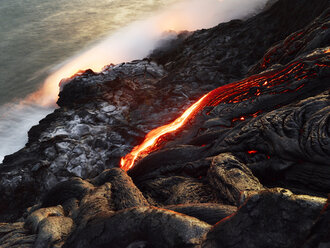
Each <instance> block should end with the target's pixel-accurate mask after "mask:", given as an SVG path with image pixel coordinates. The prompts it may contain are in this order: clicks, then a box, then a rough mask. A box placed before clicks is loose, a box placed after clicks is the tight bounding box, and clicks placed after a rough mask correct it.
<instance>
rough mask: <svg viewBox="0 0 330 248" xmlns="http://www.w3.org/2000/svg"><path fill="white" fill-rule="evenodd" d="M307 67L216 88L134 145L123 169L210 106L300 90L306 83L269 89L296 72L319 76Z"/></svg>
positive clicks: (298, 75) (293, 67)
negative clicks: (286, 87) (285, 87)
mask: <svg viewBox="0 0 330 248" xmlns="http://www.w3.org/2000/svg"><path fill="white" fill-rule="evenodd" d="M316 65H317V64H316ZM305 66H306V64H304V63H301V62H294V63H292V64H290V65H288V66H287V67H286V68H284V69H280V70H277V71H272V72H266V73H264V74H260V75H256V76H251V77H249V78H247V79H245V80H242V81H238V82H234V83H230V84H227V85H224V86H221V87H219V88H217V89H215V90H212V91H211V92H209V93H207V94H206V95H204V96H203V97H202V98H200V99H199V100H198V101H197V102H196V103H194V104H193V105H192V106H191V107H190V108H188V109H187V110H186V111H185V112H184V113H183V114H182V115H181V116H180V117H179V118H177V119H176V120H174V121H173V122H172V123H170V124H167V125H165V126H161V127H158V128H156V129H154V130H152V131H151V132H149V133H148V134H147V136H146V138H145V139H144V141H143V142H142V144H141V145H138V146H136V147H134V148H133V150H132V151H131V152H130V153H129V154H127V155H126V156H125V157H123V158H122V159H121V161H120V165H121V168H122V169H124V170H126V171H127V170H129V169H131V168H132V167H133V166H134V164H135V163H136V162H137V161H138V160H140V159H141V158H143V157H145V156H146V155H148V154H149V153H151V152H153V151H155V150H157V149H158V148H159V140H160V138H161V137H163V136H165V135H167V134H169V133H172V132H174V131H176V130H178V129H180V128H181V127H183V126H184V125H185V124H186V123H187V122H188V121H189V120H191V119H192V118H194V116H195V115H196V114H197V113H198V112H199V111H200V110H202V109H204V108H205V107H206V106H217V105H219V104H220V103H223V102H226V103H229V104H230V103H238V102H242V101H246V100H248V99H251V100H252V101H253V99H254V98H255V97H258V96H260V95H261V94H280V93H288V92H293V91H298V90H300V89H301V88H302V87H303V86H304V84H303V83H302V84H301V85H300V86H296V88H295V89H292V88H291V89H290V87H288V89H284V90H283V91H280V92H276V93H274V92H272V91H271V90H269V89H270V88H272V87H273V86H276V85H280V84H290V82H292V81H291V80H290V78H292V75H294V78H295V81H296V82H297V81H300V80H303V79H305V78H312V77H315V76H316V73H315V72H314V71H313V70H310V71H308V70H306V68H305ZM318 66H319V65H318ZM252 88H254V89H256V88H257V90H254V91H251V89H252ZM261 112H262V111H261V110H259V111H258V112H256V113H251V114H249V116H250V117H256V116H258V114H259V113H261ZM234 119H237V118H234ZM238 119H239V120H241V121H244V120H245V117H244V116H243V117H242V116H241V117H238ZM248 153H249V154H254V153H256V152H255V151H248Z"/></svg>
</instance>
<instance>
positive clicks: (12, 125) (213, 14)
mask: <svg viewBox="0 0 330 248" xmlns="http://www.w3.org/2000/svg"><path fill="white" fill-rule="evenodd" d="M266 2H267V0H184V1H180V2H179V3H177V4H175V5H172V6H170V7H168V9H166V10H165V11H162V12H158V13H156V14H155V15H154V16H153V17H150V18H148V19H146V20H143V21H138V22H134V23H132V24H130V25H128V26H126V27H124V28H121V29H120V30H119V31H118V32H116V33H114V34H112V35H110V36H109V37H108V38H106V39H104V40H103V41H102V42H100V43H98V44H96V45H94V46H93V47H91V48H90V49H88V50H85V51H84V52H82V53H80V54H79V55H77V56H75V57H73V58H71V59H69V60H68V61H66V62H64V63H62V64H61V65H59V66H57V67H56V69H55V70H54V71H53V72H52V73H51V74H50V76H49V77H48V78H47V79H46V80H45V83H44V85H43V87H42V88H41V89H40V90H39V91H37V92H35V93H33V94H32V95H30V96H28V97H27V98H26V99H25V100H23V101H21V102H20V103H17V104H10V105H5V106H3V107H2V108H0V144H1V146H0V162H1V161H2V159H3V157H4V156H5V155H6V154H10V153H12V152H15V151H17V150H18V149H19V148H22V147H23V146H24V144H25V143H26V142H27V131H28V130H29V129H30V128H31V126H32V125H35V124H37V123H38V121H39V120H40V119H41V118H43V117H44V116H45V115H46V114H47V113H49V112H51V111H52V110H53V109H54V108H55V102H56V100H57V96H58V90H59V88H58V83H59V81H60V80H61V79H62V78H67V77H70V76H72V75H73V74H75V73H76V72H77V71H79V70H85V69H88V68H91V69H92V70H94V71H96V72H98V71H101V69H102V68H103V67H104V66H105V65H107V64H110V63H120V62H123V61H130V60H133V59H141V58H143V57H145V56H147V55H148V54H149V53H150V51H152V50H153V49H154V48H155V47H156V46H157V44H158V42H159V40H160V39H162V38H163V35H164V32H166V31H168V30H173V31H182V30H188V31H193V30H196V29H201V28H210V27H212V26H215V25H216V24H218V23H220V22H226V21H229V20H232V19H237V18H245V17H247V16H249V15H252V14H254V13H256V12H257V11H259V10H260V9H262V8H263V7H264V6H265V4H266Z"/></svg>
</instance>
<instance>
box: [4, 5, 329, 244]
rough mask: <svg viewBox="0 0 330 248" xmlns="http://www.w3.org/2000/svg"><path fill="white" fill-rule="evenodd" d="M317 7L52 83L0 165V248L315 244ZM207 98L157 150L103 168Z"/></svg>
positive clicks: (321, 234)
mask: <svg viewBox="0 0 330 248" xmlns="http://www.w3.org/2000/svg"><path fill="white" fill-rule="evenodd" d="M329 7H330V3H329V1H325V0H319V1H317V3H315V1H307V0H279V1H277V2H276V3H275V4H274V5H272V6H271V7H269V8H268V9H266V10H265V11H264V12H262V13H260V14H258V15H256V16H254V17H252V18H250V19H248V20H245V21H239V20H234V21H231V22H229V23H224V24H220V25H218V26H216V27H214V28H211V29H208V30H199V31H196V32H193V33H182V34H180V35H179V38H178V39H177V40H172V41H171V43H169V44H167V45H165V46H164V47H161V48H159V49H157V50H155V51H154V52H153V53H152V54H151V55H150V56H149V58H147V59H144V60H136V61H132V62H129V63H123V64H119V65H109V66H107V67H105V69H104V70H103V71H102V72H100V73H94V72H93V71H91V70H87V71H85V72H80V73H79V74H77V75H75V76H73V77H72V78H70V79H66V80H63V81H62V82H61V92H60V98H59V100H58V105H59V108H58V109H56V110H55V111H54V112H53V113H52V114H50V115H48V116H47V117H46V118H44V119H43V120H41V121H40V123H39V125H37V126H34V127H33V128H31V130H30V131H29V141H28V143H27V145H26V146H25V147H24V148H23V149H21V150H20V151H18V152H16V153H14V154H12V155H9V156H6V157H5V160H4V163H3V164H2V166H1V167H0V190H1V192H2V194H1V195H0V220H1V221H3V222H8V221H11V222H13V223H3V224H0V246H1V247H127V248H128V247H130V248H132V247H267V248H268V247H270V248H272V247H274V248H276V247H318V248H321V247H327V246H328V245H329V237H328V236H329V232H328V230H329V226H330V225H329V206H328V205H327V204H326V197H328V194H329V192H330V176H329V175H330V167H329V166H330V164H329V161H330V160H329V159H330V158H329V154H330V147H329V144H330V138H329V136H330V135H329V133H330V131H329V130H330V129H329V127H330V91H329V90H330V88H329V86H330V84H329V82H330V80H329V79H330V62H329V61H330V52H329V51H330V50H329V49H330V41H329V31H328V30H329V29H328V27H329ZM265 61H266V63H264V62H265ZM219 86H221V87H219ZM217 87H219V88H217ZM216 88H217V89H216ZM214 89H216V90H214ZM211 90H214V91H212V92H210V93H209V95H208V96H207V97H206V98H205V99H206V100H205V105H203V108H202V109H200V111H199V112H198V113H196V115H195V116H194V117H193V118H192V119H190V120H189V121H188V122H187V123H186V124H185V125H184V126H183V127H182V128H180V129H178V130H177V131H175V132H173V133H172V134H169V135H165V136H163V137H162V138H161V139H160V140H158V143H157V144H158V147H157V150H155V151H153V152H151V153H150V154H148V155H146V156H145V157H143V158H141V159H139V160H138V161H137V163H136V164H135V165H134V167H133V168H132V169H130V170H129V171H127V172H125V171H124V170H122V169H120V168H116V167H118V166H119V161H120V158H121V157H122V156H124V155H125V154H127V153H128V152H129V151H130V150H131V149H132V148H133V146H135V145H137V144H139V143H141V142H142V141H143V138H144V137H145V135H146V134H147V133H148V132H149V131H150V130H152V129H153V128H155V127H158V126H160V125H163V124H167V123H169V122H170V121H172V120H174V119H175V118H176V117H178V116H179V115H180V114H181V113H182V112H183V110H184V109H186V108H187V107H188V106H190V105H191V104H192V103H193V102H195V101H196V99H198V97H200V96H202V95H203V94H205V93H206V92H209V91H211ZM203 104H204V103H203ZM278 187H280V188H278ZM292 192H293V193H292ZM31 206H32V207H31ZM28 207H30V208H28Z"/></svg>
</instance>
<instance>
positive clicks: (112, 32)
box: [0, 0, 267, 163]
mask: <svg viewBox="0 0 330 248" xmlns="http://www.w3.org/2000/svg"><path fill="white" fill-rule="evenodd" d="M266 2H267V0H166V1H164V0H163V1H156V0H149V1H137V0H135V1H134V0H129V1H125V2H124V3H123V1H119V0H102V1H97V2H94V1H88V0H85V1H79V0H73V1H69V2H68V1H62V0H61V1H51V0H49V1H45V0H27V1H19V0H2V1H1V2H0V37H1V41H0V55H1V56H0V144H1V146H0V163H1V161H2V160H3V158H4V156H5V155H8V154H11V153H13V152H15V151H17V150H19V149H20V148H22V147H23V146H24V145H25V143H26V142H27V139H28V138H27V132H28V130H29V129H30V128H31V127H32V126H33V125H36V124H38V122H39V120H41V119H42V118H44V117H45V116H46V115H47V114H49V113H51V112H52V111H53V110H54V109H55V108H56V100H57V98H58V93H59V87H58V85H59V82H60V81H61V79H63V78H68V77H71V76H72V75H73V74H75V73H76V72H78V71H79V70H85V69H89V68H90V69H92V70H94V71H96V72H99V71H101V70H102V68H103V67H104V66H105V65H107V64H110V63H114V64H116V63H121V62H125V61H131V60H134V59H141V58H144V57H145V56H147V55H148V54H149V53H150V52H151V51H152V50H153V49H154V48H155V47H157V46H158V45H159V43H160V40H164V39H168V38H173V35H174V34H173V32H167V31H175V32H179V31H182V30H188V31H193V30H196V29H201V28H210V27H212V26H214V25H216V24H218V23H220V22H226V21H229V20H232V19H237V18H246V17H247V16H251V15H252V14H254V13H257V12H259V11H260V10H261V9H262V8H264V6H265V4H266Z"/></svg>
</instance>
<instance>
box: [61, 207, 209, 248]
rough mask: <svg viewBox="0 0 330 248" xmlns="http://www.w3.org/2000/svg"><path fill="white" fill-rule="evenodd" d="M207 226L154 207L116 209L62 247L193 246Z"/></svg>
mask: <svg viewBox="0 0 330 248" xmlns="http://www.w3.org/2000/svg"><path fill="white" fill-rule="evenodd" d="M210 228H211V226H210V225H208V224H206V223H205V222H202V221H200V220H197V219H195V218H193V217H189V216H186V215H182V214H179V213H175V212H173V211H167V210H163V209H158V208H154V207H139V208H131V209H126V210H122V211H118V212H117V213H116V214H114V215H110V216H107V217H103V218H95V219H94V220H93V221H91V222H90V223H89V225H88V226H87V227H86V228H85V229H83V230H81V231H79V232H73V234H72V235H71V236H70V237H69V239H68V241H67V243H66V244H65V245H64V246H63V247H70V248H75V247H80V248H83V247H95V248H97V247H106V246H111V247H114V248H116V247H118V248H119V247H129V246H130V247H138V246H134V245H137V244H138V243H141V242H142V244H145V245H146V246H147V247H160V248H161V247H164V248H165V247H194V246H196V245H198V244H199V243H200V241H201V239H202V237H203V236H204V235H205V234H206V233H207V232H208V231H209V229H210Z"/></svg>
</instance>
